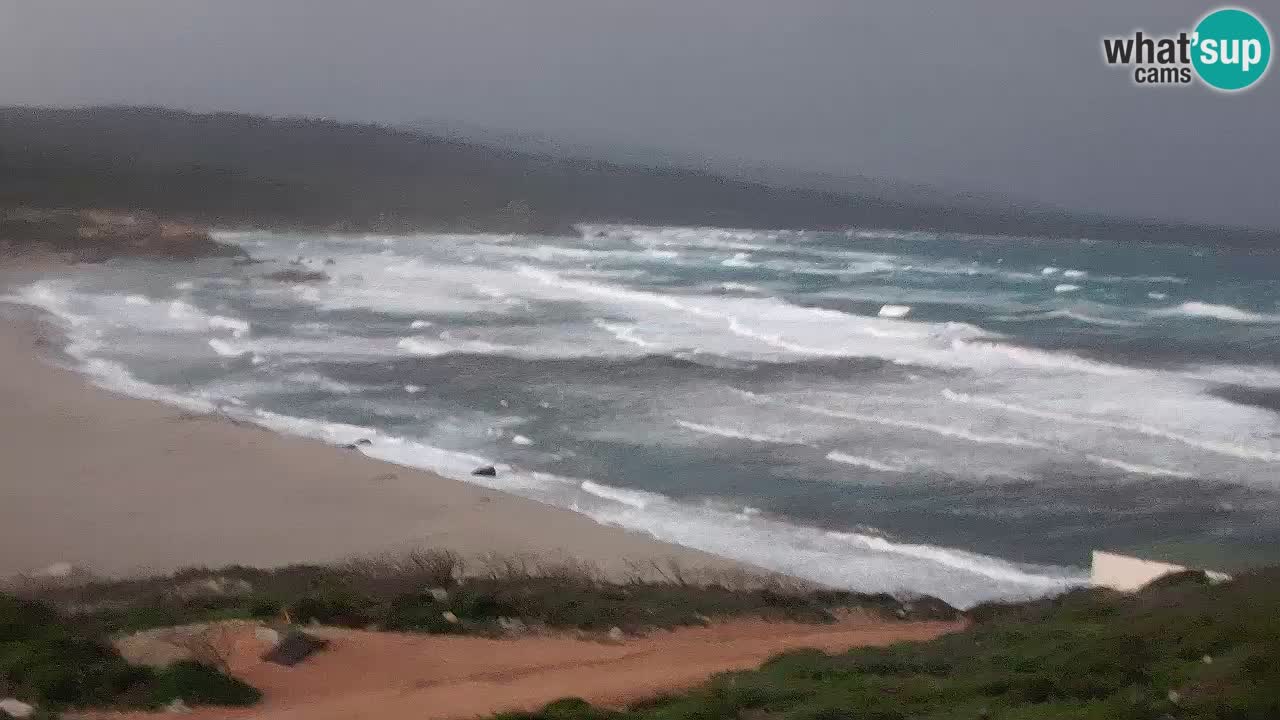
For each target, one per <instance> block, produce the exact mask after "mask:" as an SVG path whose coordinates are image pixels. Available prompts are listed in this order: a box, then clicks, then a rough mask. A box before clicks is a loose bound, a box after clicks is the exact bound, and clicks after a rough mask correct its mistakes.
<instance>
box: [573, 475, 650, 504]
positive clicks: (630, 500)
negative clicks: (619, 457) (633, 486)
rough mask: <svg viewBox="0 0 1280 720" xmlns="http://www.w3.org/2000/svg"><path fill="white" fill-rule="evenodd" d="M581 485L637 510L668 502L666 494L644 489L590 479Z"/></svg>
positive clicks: (597, 495) (596, 494)
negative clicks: (606, 483) (612, 485)
mask: <svg viewBox="0 0 1280 720" xmlns="http://www.w3.org/2000/svg"><path fill="white" fill-rule="evenodd" d="M579 487H581V488H582V489H583V490H585V491H587V492H589V493H591V494H592V495H595V496H596V497H599V498H604V499H605V500H612V501H614V502H617V503H621V504H623V505H626V506H628V507H632V508H635V509H637V510H644V509H645V508H647V507H649V506H650V505H653V504H655V503H661V502H667V499H666V498H665V497H664V496H662V495H659V494H657V493H650V492H644V491H642V490H625V489H623V488H616V487H611V486H609V485H602V484H600V483H597V482H592V481H590V480H583V481H582V483H581V485H579Z"/></svg>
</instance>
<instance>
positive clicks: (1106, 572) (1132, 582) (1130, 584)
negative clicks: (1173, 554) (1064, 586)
mask: <svg viewBox="0 0 1280 720" xmlns="http://www.w3.org/2000/svg"><path fill="white" fill-rule="evenodd" d="M1190 569H1199V568H1188V567H1185V566H1183V565H1174V564H1172V563H1166V562H1157V561H1155V560H1144V559H1142V558H1138V557H1133V556H1130V555H1121V554H1119V553H1112V552H1106V551H1103V550H1094V551H1093V566H1092V570H1091V572H1090V573H1089V581H1090V584H1092V585H1093V586H1094V587H1108V588H1111V589H1113V590H1120V591H1121V592H1134V591H1137V590H1141V589H1142V588H1143V587H1145V586H1146V585H1147V583H1149V582H1151V581H1152V580H1156V579H1158V578H1162V577H1164V576H1165V575H1171V574H1173V573H1178V572H1183V571H1185V570H1190ZM1204 573H1205V575H1206V576H1208V578H1209V580H1210V582H1223V581H1226V580H1230V579H1231V576H1230V575H1227V574H1226V573H1220V572H1216V571H1213V570H1205V571H1204Z"/></svg>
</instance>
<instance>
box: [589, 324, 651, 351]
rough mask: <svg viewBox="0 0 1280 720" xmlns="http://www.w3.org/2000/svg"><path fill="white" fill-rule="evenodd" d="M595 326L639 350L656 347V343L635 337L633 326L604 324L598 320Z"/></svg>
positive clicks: (634, 327)
mask: <svg viewBox="0 0 1280 720" xmlns="http://www.w3.org/2000/svg"><path fill="white" fill-rule="evenodd" d="M595 325H596V327H598V328H600V329H601V330H604V331H606V332H608V333H609V334H611V335H613V336H614V337H615V338H617V339H618V340H620V341H622V342H624V343H628V344H630V345H635V346H636V347H641V348H653V347H658V344H657V343H651V342H648V341H647V340H644V339H643V338H639V337H636V326H635V325H619V324H617V323H610V322H605V321H604V320H600V319H597V320H595Z"/></svg>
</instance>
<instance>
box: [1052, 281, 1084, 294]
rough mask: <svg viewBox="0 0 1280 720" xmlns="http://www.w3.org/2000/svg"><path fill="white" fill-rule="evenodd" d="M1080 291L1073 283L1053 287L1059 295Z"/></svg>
mask: <svg viewBox="0 0 1280 720" xmlns="http://www.w3.org/2000/svg"><path fill="white" fill-rule="evenodd" d="M1079 289H1080V286H1079V285H1072V284H1071V283H1062V284H1060V285H1054V286H1053V291H1054V292H1056V293H1058V294H1062V293H1069V292H1075V291H1077V290H1079Z"/></svg>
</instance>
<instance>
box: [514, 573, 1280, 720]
mask: <svg viewBox="0 0 1280 720" xmlns="http://www.w3.org/2000/svg"><path fill="white" fill-rule="evenodd" d="M1181 580H1184V581H1180V582H1170V583H1163V584H1161V585H1158V586H1155V587H1152V588H1148V589H1147V590H1145V591H1143V592H1141V593H1138V594H1135V595H1120V594H1117V593H1112V592H1101V591H1078V592H1073V593H1068V594H1067V595H1064V596H1061V597H1058V598H1054V599H1051V600H1041V601H1036V602H1031V603H1024V604H1019V605H1000V606H996V605H989V606H984V607H982V608H979V609H978V611H977V613H976V614H977V615H978V616H979V618H980V620H981V621H980V622H977V623H975V624H974V625H973V626H972V627H971V628H970V629H969V630H966V631H964V632H961V633H956V634H953V635H949V636H945V637H942V638H939V639H938V640H935V641H933V642H928V643H915V644H907V643H904V644H900V645H894V646H891V647H887V648H866V649H859V650H854V651H851V652H848V653H842V654H836V655H828V654H826V653H824V652H820V651H816V650H800V651H794V652H788V653H785V654H782V655H779V656H777V657H774V658H772V659H771V660H769V661H768V662H766V663H765V664H764V665H763V666H762V667H761V668H760V669H759V670H755V671H750V672H738V673H728V674H724V675H721V676H719V677H717V678H715V679H713V680H712V681H710V682H708V683H706V684H704V685H703V686H701V687H699V688H696V689H694V690H692V691H689V692H687V693H683V694H679V695H675V696H669V697H665V698H660V699H655V700H651V701H648V702H645V703H640V704H636V705H634V706H632V707H630V708H629V709H627V710H626V711H625V712H620V713H612V714H609V713H607V711H604V710H600V709H597V708H592V707H590V706H588V705H584V704H583V703H581V702H580V701H566V702H564V703H557V704H553V705H551V706H548V707H547V708H544V709H543V710H542V711H540V712H537V713H530V714H526V715H523V716H522V718H523V720H553V719H554V720H599V718H602V717H609V718H612V720H712V719H721V718H725V719H729V718H732V719H735V720H908V719H910V720H974V719H978V718H985V719H987V720H1068V719H1069V720H1276V719H1277V718H1280V691H1278V689H1280V614H1277V612H1276V608H1277V607H1280V569H1274V570H1267V571H1259V572H1255V573H1252V574H1247V575H1244V576H1242V577H1240V578H1238V579H1237V580H1235V581H1233V582H1230V583H1226V584H1222V585H1207V584H1204V583H1201V582H1197V581H1195V579H1194V578H1183V579H1181ZM1185 580H1190V581H1191V582H1185ZM602 713H604V714H603V715H602Z"/></svg>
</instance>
